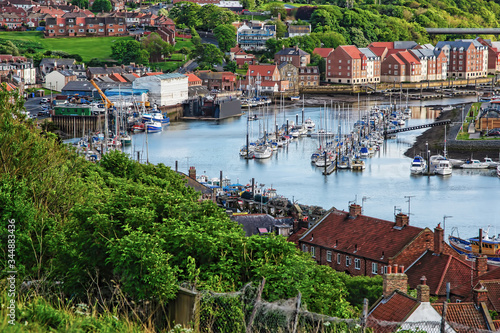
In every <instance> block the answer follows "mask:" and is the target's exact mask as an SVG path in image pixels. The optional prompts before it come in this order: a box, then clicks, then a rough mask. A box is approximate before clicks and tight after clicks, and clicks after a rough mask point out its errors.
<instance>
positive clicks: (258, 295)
mask: <svg viewBox="0 0 500 333" xmlns="http://www.w3.org/2000/svg"><path fill="white" fill-rule="evenodd" d="M252 180H253V179H252ZM265 285H266V278H262V282H261V283H260V286H259V292H258V293H257V298H256V299H255V303H254V305H253V310H252V314H251V315H250V318H249V319H248V325H247V329H246V333H251V332H252V325H253V320H254V319H255V315H256V314H257V303H259V302H260V299H261V297H262V291H263V290H264V286H265Z"/></svg>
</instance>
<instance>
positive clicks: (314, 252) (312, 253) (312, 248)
mask: <svg viewBox="0 0 500 333" xmlns="http://www.w3.org/2000/svg"><path fill="white" fill-rule="evenodd" d="M311 256H312V257H313V258H315V257H316V248H315V247H314V246H311Z"/></svg>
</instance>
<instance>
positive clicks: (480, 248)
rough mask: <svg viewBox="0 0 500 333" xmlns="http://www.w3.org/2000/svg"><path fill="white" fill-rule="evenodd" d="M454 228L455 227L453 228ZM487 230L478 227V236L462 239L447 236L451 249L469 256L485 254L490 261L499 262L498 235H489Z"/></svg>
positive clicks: (499, 240) (499, 245) (499, 246)
mask: <svg viewBox="0 0 500 333" xmlns="http://www.w3.org/2000/svg"><path fill="white" fill-rule="evenodd" d="M453 230H455V229H453ZM488 232H489V227H488V230H484V229H479V236H478V237H472V238H469V239H462V238H460V237H459V236H453V231H452V234H451V235H450V236H449V237H448V241H449V243H450V245H451V247H452V248H453V249H455V251H457V252H458V253H460V254H466V255H467V256H468V257H469V258H471V259H472V258H475V257H478V256H482V255H485V256H486V257H487V258H488V261H490V263H495V264H500V235H498V236H493V237H489V236H488Z"/></svg>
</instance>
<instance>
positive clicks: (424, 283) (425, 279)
mask: <svg viewBox="0 0 500 333" xmlns="http://www.w3.org/2000/svg"><path fill="white" fill-rule="evenodd" d="M420 284H422V285H426V284H427V278H426V277H425V275H424V276H422V277H421V278H420Z"/></svg>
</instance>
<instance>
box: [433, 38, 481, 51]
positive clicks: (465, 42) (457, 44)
mask: <svg viewBox="0 0 500 333" xmlns="http://www.w3.org/2000/svg"><path fill="white" fill-rule="evenodd" d="M471 44H472V45H473V46H474V47H480V46H483V45H482V44H481V43H479V42H478V41H477V40H473V39H458V40H456V41H453V42H451V41H448V42H443V41H441V42H438V43H437V44H436V49H438V50H440V49H442V48H443V47H444V46H450V48H452V49H453V48H457V49H460V48H461V47H463V48H464V49H465V50H466V49H468V48H469V47H470V45H471ZM483 47H486V46H483Z"/></svg>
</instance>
